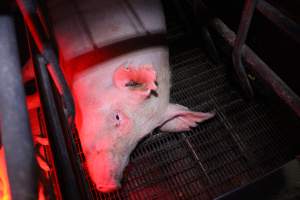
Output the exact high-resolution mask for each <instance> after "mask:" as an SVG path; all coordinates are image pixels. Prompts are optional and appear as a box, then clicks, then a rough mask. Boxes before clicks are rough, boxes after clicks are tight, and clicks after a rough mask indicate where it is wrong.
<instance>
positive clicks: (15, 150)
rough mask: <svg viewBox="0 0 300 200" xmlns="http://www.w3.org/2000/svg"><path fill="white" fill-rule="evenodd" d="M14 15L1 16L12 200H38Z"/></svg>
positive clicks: (4, 131)
mask: <svg viewBox="0 0 300 200" xmlns="http://www.w3.org/2000/svg"><path fill="white" fill-rule="evenodd" d="M14 26H15V25H14V22H13V19H12V17H9V16H4V15H2V16H0V80H1V81H0V115H1V120H0V127H1V137H2V142H3V146H4V150H5V158H6V164H7V171H8V176H9V184H10V189H11V195H12V199H14V200H15V199H37V171H38V168H37V164H36V160H35V156H34V147H33V140H32V135H31V131H30V126H29V120H28V113H27V108H26V103H25V92H24V87H23V84H22V77H21V71H20V69H21V66H20V61H19V55H18V48H17V40H16V32H15V28H14Z"/></svg>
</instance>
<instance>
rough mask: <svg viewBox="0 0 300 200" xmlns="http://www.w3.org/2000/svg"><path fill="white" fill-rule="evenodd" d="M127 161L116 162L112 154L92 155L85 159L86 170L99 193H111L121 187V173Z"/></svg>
mask: <svg viewBox="0 0 300 200" xmlns="http://www.w3.org/2000/svg"><path fill="white" fill-rule="evenodd" d="M127 163H128V161H127V159H126V160H121V161H120V160H116V158H115V155H113V154H112V153H93V155H89V156H87V157H86V164H87V169H88V172H89V174H90V177H91V179H92V181H93V182H94V184H95V185H96V188H97V190H98V191H100V192H112V191H115V190H117V189H118V188H120V187H121V184H120V180H121V179H122V172H123V170H124V168H125V167H126V165H127Z"/></svg>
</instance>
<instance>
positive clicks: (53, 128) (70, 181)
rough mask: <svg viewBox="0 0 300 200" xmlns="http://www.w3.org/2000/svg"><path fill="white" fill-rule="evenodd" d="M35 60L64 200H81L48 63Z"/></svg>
mask: <svg viewBox="0 0 300 200" xmlns="http://www.w3.org/2000/svg"><path fill="white" fill-rule="evenodd" d="M33 55H34V54H33ZM34 58H35V59H34V70H35V73H36V75H37V77H36V78H37V83H38V89H39V93H40V95H41V103H42V108H43V110H44V114H45V119H46V126H47V130H48V131H49V134H48V137H49V141H50V145H51V149H52V152H53V154H54V163H55V166H56V171H57V174H58V179H59V183H60V188H61V191H62V195H63V197H64V199H80V198H81V194H80V191H81V190H80V188H79V187H78V185H77V181H76V178H75V173H74V170H73V167H72V162H71V160H70V157H69V155H68V151H67V145H66V142H65V138H64V135H63V131H62V127H61V124H60V119H59V115H58V112H57V108H56V104H55V99H54V96H53V91H52V87H51V84H50V80H49V76H48V73H47V69H46V64H47V61H46V60H45V59H44V58H43V57H42V56H40V55H37V56H34ZM69 141H70V140H69Z"/></svg>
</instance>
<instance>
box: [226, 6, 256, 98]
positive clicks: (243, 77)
mask: <svg viewBox="0 0 300 200" xmlns="http://www.w3.org/2000/svg"><path fill="white" fill-rule="evenodd" d="M256 3H257V0H245V5H244V9H243V12H242V17H241V21H240V25H239V30H238V33H237V37H236V40H235V43H234V47H233V52H232V61H233V66H234V69H235V71H236V74H237V76H238V79H239V81H240V84H241V87H242V88H243V90H244V92H245V93H246V96H247V97H253V89H252V86H251V84H250V81H249V79H248V76H247V73H246V71H245V66H244V65H243V62H242V51H243V46H244V44H245V41H246V39H247V35H248V31H249V27H250V24H251V20H252V17H253V13H254V10H255V6H256Z"/></svg>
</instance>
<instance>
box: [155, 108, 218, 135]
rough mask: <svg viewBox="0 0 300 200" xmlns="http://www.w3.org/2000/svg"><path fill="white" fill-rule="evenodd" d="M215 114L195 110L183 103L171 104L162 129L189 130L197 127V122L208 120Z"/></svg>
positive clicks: (165, 130)
mask: <svg viewBox="0 0 300 200" xmlns="http://www.w3.org/2000/svg"><path fill="white" fill-rule="evenodd" d="M214 115H215V113H203V112H193V111H191V110H189V109H188V108H187V107H184V106H182V105H178V104H169V106H168V108H167V111H166V114H165V116H164V120H163V121H164V122H163V124H162V126H161V127H160V130H161V131H164V132H180V131H189V130H190V129H191V127H196V126H197V123H200V122H203V121H205V120H208V119H210V118H212V117H213V116H214Z"/></svg>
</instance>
